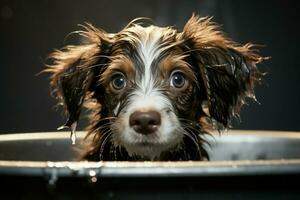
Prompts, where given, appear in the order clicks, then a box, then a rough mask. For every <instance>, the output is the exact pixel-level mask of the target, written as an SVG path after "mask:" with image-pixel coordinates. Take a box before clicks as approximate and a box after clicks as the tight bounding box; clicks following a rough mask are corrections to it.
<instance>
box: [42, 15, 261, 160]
mask: <svg viewBox="0 0 300 200" xmlns="http://www.w3.org/2000/svg"><path fill="white" fill-rule="evenodd" d="M141 21H142V20H141V19H137V20H134V21H133V22H131V23H129V24H128V25H127V26H126V27H125V28H124V29H123V30H121V31H120V32H118V33H116V34H108V33H106V32H105V31H103V30H99V29H97V28H95V27H93V26H92V25H90V24H87V25H86V26H84V29H85V30H84V31H79V32H78V33H79V34H80V35H81V36H83V37H84V38H85V40H86V42H85V43H84V44H82V45H77V46H66V47H65V48H63V49H62V50H57V51H55V52H54V53H52V54H51V56H50V57H51V59H52V61H53V63H52V64H50V65H48V68H47V69H46V71H48V72H51V73H52V77H51V85H52V88H53V93H54V94H55V96H56V97H57V98H58V99H59V101H60V102H61V103H62V104H63V106H64V108H65V110H66V111H67V113H68V115H69V118H68V121H67V123H66V124H65V126H66V127H71V126H73V128H74V126H75V125H76V124H77V121H78V119H79V115H80V111H81V108H82V107H83V106H85V107H87V108H88V109H89V110H90V111H91V112H92V113H91V115H90V126H89V127H88V134H87V138H92V139H91V140H90V143H89V144H88V145H87V148H86V149H85V150H84V152H83V157H82V158H83V159H88V160H204V159H208V155H207V153H206V151H205V149H204V146H203V145H204V143H205V141H204V140H203V139H202V137H203V135H204V134H205V133H209V132H210V131H212V130H214V129H218V130H220V129H221V128H226V127H228V124H229V122H230V119H231V118H232V117H233V116H235V115H236V114H238V112H239V110H240V108H241V106H242V105H243V104H244V102H245V99H246V98H247V97H250V98H253V97H254V92H253V90H254V86H255V84H256V83H257V82H259V80H260V78H261V73H260V72H259V71H258V69H257V68H256V64H257V63H260V62H261V61H262V60H263V59H264V58H263V57H261V56H259V55H258V54H256V53H255V52H254V51H253V50H252V49H251V47H252V46H253V45H251V44H246V45H244V46H241V45H239V44H237V43H235V42H233V41H232V40H230V39H229V38H227V37H226V36H224V34H223V33H222V31H220V30H219V27H218V25H217V24H215V23H213V22H211V18H199V17H198V16H195V15H193V16H192V17H191V18H190V19H189V20H188V22H187V23H186V25H185V27H184V29H183V31H182V32H178V30H176V29H175V28H173V27H158V26H154V25H148V26H142V25H141Z"/></svg>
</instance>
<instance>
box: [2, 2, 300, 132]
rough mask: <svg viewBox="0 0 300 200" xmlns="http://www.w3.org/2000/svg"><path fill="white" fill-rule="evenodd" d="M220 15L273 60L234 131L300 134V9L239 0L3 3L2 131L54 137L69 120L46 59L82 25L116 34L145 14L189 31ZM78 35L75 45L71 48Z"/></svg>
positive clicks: (233, 33) (238, 36)
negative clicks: (199, 19)
mask: <svg viewBox="0 0 300 200" xmlns="http://www.w3.org/2000/svg"><path fill="white" fill-rule="evenodd" d="M193 12H195V13H197V14H200V15H201V16H206V15H211V16H214V21H216V22H218V23H220V24H223V29H224V30H225V32H227V33H228V35H229V36H230V37H231V38H233V39H234V40H235V41H238V42H240V43H246V42H249V41H251V42H253V43H257V44H264V45H265V47H264V48H262V49H261V51H260V52H261V54H262V55H264V56H271V57H272V59H271V60H269V61H266V62H265V63H264V64H263V65H261V69H262V70H263V71H267V72H268V75H267V76H266V77H265V81H264V83H263V84H262V85H261V86H259V87H258V88H257V92H256V96H257V99H258V101H259V102H260V104H257V103H255V102H251V103H250V105H249V106H246V107H244V108H243V109H242V114H241V118H242V122H241V123H239V124H238V125H236V126H235V128H242V129H262V130H295V131H300V123H299V122H300V121H299V111H300V94H299V91H300V84H299V75H300V66H299V60H300V59H299V52H300V51H299V49H298V47H299V45H300V43H299V33H300V31H299V25H300V24H299V21H298V20H299V19H300V16H299V6H298V5H297V1H287V0H285V1H282V0H273V1H260V0H256V1H254V0H251V1H250V0H247V1H239V0H236V1H233V0H226V1H224V0H198V1H197V0H186V1H179V0H178V1H177V0H165V1H159V0H151V1H150V0H149V1H137V0H136V1H134V0H132V1H116V0H107V1H106V0H103V1H99V0H86V1H80V2H79V1H78V2H76V1H72V0H65V1H60V0H56V1H54V0H51V1H44V0H40V1H33V0H26V1H25V0H19V1H12V0H9V1H8V0H7V1H6V0H1V1H0V95H1V96H0V133H6V132H34V131H55V130H56V127H58V126H59V125H61V124H62V123H63V122H64V118H63V117H62V115H61V111H56V110H55V109H54V105H55V103H56V102H55V100H54V99H53V98H52V97H51V96H50V95H49V85H48V76H47V75H39V76H36V75H35V74H36V73H38V72H40V71H41V70H42V69H43V68H44V67H43V63H45V62H46V57H47V54H49V53H50V52H51V51H52V50H53V49H54V48H60V47H62V46H63V45H64V42H63V41H64V37H65V36H66V35H67V34H68V33H70V32H72V31H74V30H78V29H79V27H77V24H80V23H84V22H85V21H89V22H92V23H93V24H94V25H95V26H97V27H101V28H102V29H104V30H106V31H108V32H116V31H119V30H120V29H121V28H123V27H124V26H125V25H126V24H127V23H128V22H129V21H130V20H132V19H133V18H136V17H140V16H146V17H150V18H152V19H154V21H155V22H156V24H157V25H160V26H165V25H175V26H176V27H178V28H180V29H181V28H182V27H183V25H184V23H185V22H186V21H187V19H188V18H189V17H190V16H191V14H192V13H193ZM72 40H74V39H72V37H70V38H69V39H68V43H70V42H72Z"/></svg>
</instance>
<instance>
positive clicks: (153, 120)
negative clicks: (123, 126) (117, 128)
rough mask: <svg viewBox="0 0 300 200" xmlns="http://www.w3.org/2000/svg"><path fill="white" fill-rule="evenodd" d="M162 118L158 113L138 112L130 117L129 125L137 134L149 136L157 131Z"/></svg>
mask: <svg viewBox="0 0 300 200" xmlns="http://www.w3.org/2000/svg"><path fill="white" fill-rule="evenodd" d="M160 124H161V116H160V114H159V113H158V112H157V111H146V112H144V111H136V112H134V113H132V114H131V115H130V117H129V125H130V126H131V127H132V128H133V129H134V130H135V131H136V132H137V133H141V134H144V135H148V134H151V133H154V132H155V131H157V129H158V127H159V125H160Z"/></svg>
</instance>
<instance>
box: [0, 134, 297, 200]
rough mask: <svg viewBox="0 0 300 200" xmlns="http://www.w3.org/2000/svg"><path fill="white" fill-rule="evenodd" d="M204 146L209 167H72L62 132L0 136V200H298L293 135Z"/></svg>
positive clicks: (228, 137) (228, 138) (237, 137)
mask: <svg viewBox="0 0 300 200" xmlns="http://www.w3.org/2000/svg"><path fill="white" fill-rule="evenodd" d="M83 136H84V132H80V133H79V134H78V140H77V144H80V141H81V140H82V138H83ZM207 140H209V141H210V144H211V146H210V147H207V149H208V150H209V155H210V158H211V161H208V162H76V161H74V160H75V159H76V151H74V148H75V149H76V145H75V146H72V145H71V141H70V139H69V133H68V132H55V133H26V134H4V135H0V182H1V194H0V199H12V198H17V199H53V198H54V199H151V200H152V199H183V198H186V199H200V198H204V199H212V198H213V199H300V133H296V132H267V131H229V132H225V133H223V134H221V135H219V134H215V135H213V137H210V136H208V137H207ZM294 181H296V182H294ZM11 191H14V192H11Z"/></svg>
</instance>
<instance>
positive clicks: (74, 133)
mask: <svg viewBox="0 0 300 200" xmlns="http://www.w3.org/2000/svg"><path fill="white" fill-rule="evenodd" d="M76 126H77V122H74V123H73V124H72V125H71V140H72V144H73V145H74V144H75V143H76Z"/></svg>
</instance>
